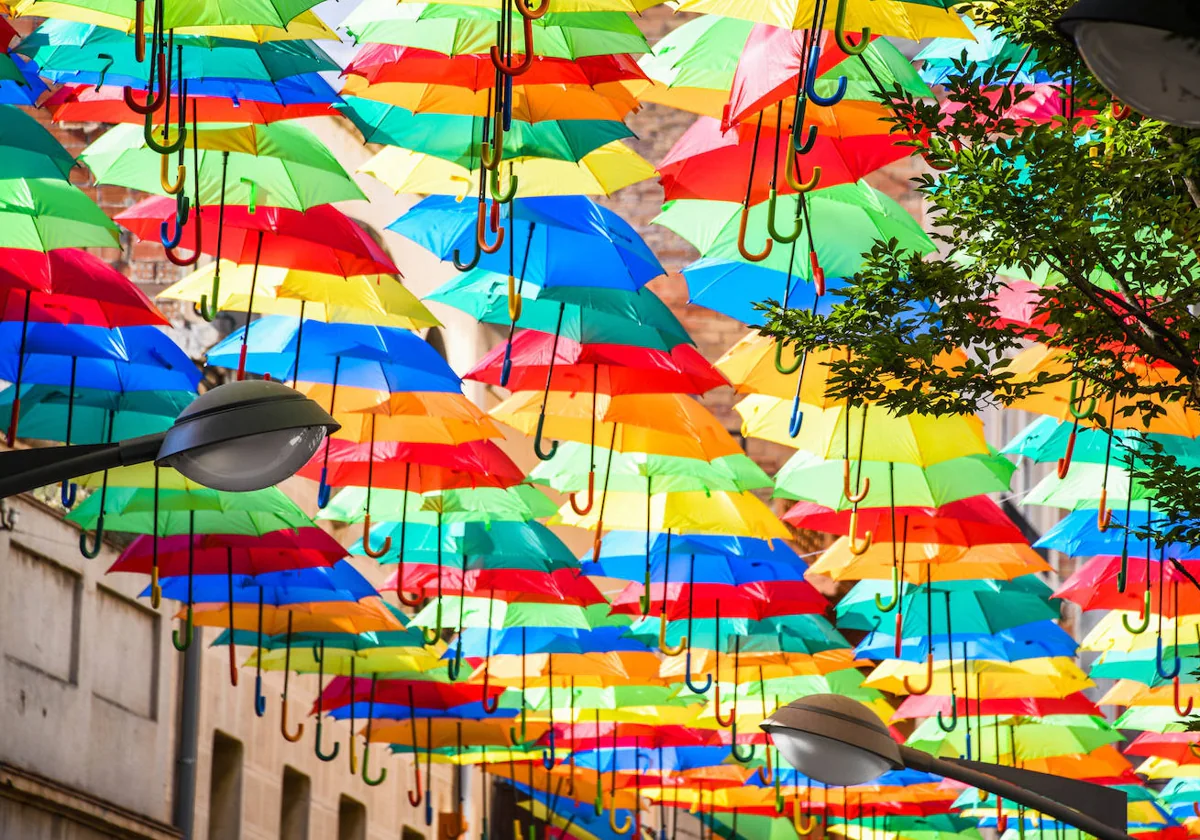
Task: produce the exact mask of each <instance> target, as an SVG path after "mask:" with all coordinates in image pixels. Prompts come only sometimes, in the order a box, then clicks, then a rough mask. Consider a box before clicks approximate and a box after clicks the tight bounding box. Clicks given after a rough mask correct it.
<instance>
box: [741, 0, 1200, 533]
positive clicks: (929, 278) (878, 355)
mask: <svg viewBox="0 0 1200 840" xmlns="http://www.w3.org/2000/svg"><path fill="white" fill-rule="evenodd" d="M1068 5H1070V3H1069V2H1068V0H1010V2H1006V3H1004V4H992V3H982V2H980V3H975V4H973V7H972V9H971V14H972V15H973V16H974V18H975V19H976V21H977V22H979V23H980V24H981V25H983V26H984V27H987V28H990V29H993V30H998V31H999V32H1001V33H1003V34H1004V35H1006V36H1007V37H1009V38H1010V40H1012V41H1014V42H1016V43H1019V44H1023V45H1029V46H1031V47H1032V50H1031V52H1030V53H1029V54H1028V55H1027V58H1026V64H1025V68H1026V69H1035V68H1036V69H1040V70H1044V71H1047V72H1049V73H1051V74H1053V76H1054V77H1056V78H1061V79H1062V80H1063V85H1062V87H1063V89H1064V91H1066V90H1069V91H1070V93H1069V95H1068V94H1064V97H1063V98H1064V101H1065V102H1069V105H1068V106H1066V108H1065V110H1066V111H1067V113H1065V114H1063V115H1062V116H1060V117H1058V118H1055V119H1051V120H1049V121H1030V120H1020V119H1013V118H1011V117H1010V116H1008V115H1007V114H1008V112H1009V111H1010V109H1011V108H1012V106H1013V105H1014V104H1016V103H1019V102H1023V101H1024V100H1025V99H1027V98H1028V97H1030V96H1031V95H1032V92H1031V91H1030V90H1028V89H1026V88H1024V87H1023V86H1022V85H1020V84H1008V81H1009V80H1010V78H1011V77H1012V76H1013V71H1014V70H1015V69H1017V68H1015V67H1011V66H1010V67H991V68H981V67H978V66H976V65H974V64H970V63H967V62H966V61H965V58H964V60H962V61H959V62H956V66H955V71H954V72H953V73H952V74H951V75H950V76H949V77H948V78H947V80H946V83H945V90H944V101H943V102H942V103H941V104H939V103H937V102H932V101H927V100H924V101H923V100H920V99H915V98H914V97H912V96H911V95H909V94H906V93H905V92H904V91H902V90H900V89H899V88H896V89H893V90H891V91H887V92H884V91H880V97H881V99H884V100H885V101H886V102H887V103H888V104H889V105H890V107H891V108H892V109H893V111H894V113H895V120H894V123H895V125H894V127H893V130H894V131H895V132H896V133H899V134H901V135H903V136H904V137H905V138H906V139H905V140H903V141H902V142H907V143H910V144H912V145H914V146H915V147H916V151H917V153H919V154H921V155H922V156H923V157H924V158H925V160H926V161H927V162H928V163H929V164H930V166H931V167H932V168H933V169H934V170H936V171H934V172H929V173H927V174H924V175H922V176H921V177H919V178H916V179H915V180H914V185H915V189H916V190H917V192H918V193H919V194H920V195H921V196H922V197H923V199H924V201H925V205H926V212H927V221H928V227H929V228H930V229H931V230H932V236H933V237H934V240H935V242H937V243H938V245H939V254H938V255H935V256H933V257H928V258H921V257H918V256H915V255H913V254H911V253H905V252H902V251H900V250H899V249H898V248H897V246H896V244H895V243H881V244H880V245H879V246H878V247H877V248H876V249H875V250H874V251H873V252H872V253H871V254H870V255H869V258H868V260H867V262H866V265H865V267H864V269H863V270H862V271H861V272H860V273H859V274H858V275H857V276H856V277H854V278H853V279H852V280H851V281H850V282H849V283H848V285H847V286H846V287H845V289H844V290H842V291H840V292H839V293H838V294H840V295H841V297H842V298H843V299H842V300H840V301H838V302H837V304H836V305H835V306H834V307H833V309H832V311H831V312H830V313H829V314H828V315H826V316H819V315H815V314H813V313H811V312H807V311H799V310H783V309H781V308H780V307H779V306H778V305H775V304H774V303H769V304H767V305H766V306H765V307H764V308H766V309H767V314H768V323H767V325H766V327H765V328H764V332H766V333H768V334H771V335H773V336H776V337H779V338H782V339H784V340H786V341H789V342H792V343H794V344H796V345H799V347H800V348H803V349H807V350H812V349H816V348H821V347H827V346H838V347H849V348H851V349H852V350H853V354H852V355H850V357H849V358H848V359H846V360H844V361H842V362H839V363H837V364H836V365H835V366H834V368H833V370H832V372H831V377H830V379H831V393H832V395H834V396H838V397H848V398H850V399H853V400H872V401H879V402H881V403H883V404H884V405H887V406H889V407H890V408H892V409H894V410H896V411H898V412H900V413H909V412H923V413H932V414H945V413H975V412H978V411H980V410H981V409H984V408H987V407H989V406H1007V405H1012V404H1014V403H1016V402H1017V401H1019V400H1020V399H1021V398H1022V397H1025V396H1027V395H1029V394H1030V393H1031V392H1032V391H1033V390H1035V389H1038V388H1042V387H1045V386H1047V385H1050V384H1052V383H1054V382H1055V381H1060V380H1062V379H1064V378H1066V377H1068V376H1075V377H1079V381H1080V383H1081V385H1082V389H1083V390H1084V391H1087V392H1088V393H1096V392H1103V393H1110V394H1114V395H1116V397H1117V404H1118V406H1119V408H1118V412H1119V414H1120V415H1122V416H1125V417H1150V416H1153V415H1155V414H1157V413H1160V412H1162V410H1163V409H1162V404H1164V403H1173V402H1179V401H1184V402H1186V403H1188V404H1189V405H1193V406H1194V405H1195V404H1196V402H1197V399H1198V395H1200V360H1198V358H1200V357H1198V350H1200V331H1198V330H1197V329H1196V328H1195V324H1194V322H1195V320H1196V317H1195V315H1193V309H1196V311H1198V312H1200V263H1198V259H1197V255H1198V253H1200V252H1198V251H1197V248H1198V246H1200V212H1198V211H1197V207H1198V206H1200V190H1198V189H1197V184H1198V183H1200V135H1198V134H1197V133H1195V132H1189V131H1185V130H1182V129H1177V128H1174V127H1171V126H1167V125H1164V124H1162V123H1160V122H1156V121H1153V120H1150V119H1146V118H1142V117H1140V116H1139V115H1136V114H1134V115H1132V116H1131V117H1130V118H1128V119H1124V120H1119V119H1117V118H1116V117H1115V116H1114V110H1113V107H1112V103H1111V102H1110V100H1109V99H1108V95H1107V94H1106V93H1105V92H1104V91H1103V90H1102V89H1101V88H1100V87H1099V85H1098V83H1097V82H1096V81H1095V80H1094V79H1093V78H1092V77H1091V75H1090V74H1089V73H1088V71H1087V69H1086V67H1085V66H1084V65H1083V63H1082V61H1081V60H1080V59H1079V57H1078V54H1077V53H1076V52H1075V49H1074V47H1073V45H1072V44H1071V43H1070V42H1069V41H1067V40H1066V39H1064V38H1063V37H1062V36H1060V35H1059V34H1058V33H1057V32H1055V31H1054V29H1053V26H1052V24H1053V21H1054V20H1055V19H1057V17H1058V16H1059V14H1060V13H1061V12H1062V11H1063V10H1064V9H1065V7H1066V6H1068ZM947 114H950V115H951V116H947ZM1014 278H1017V279H1024V280H1032V281H1034V282H1035V283H1037V284H1038V285H1039V286H1040V287H1041V288H1039V289H1037V290H1036V291H1035V294H1036V296H1037V297H1036V301H1037V305H1036V311H1035V318H1034V319H1033V322H1034V325H1033V326H1029V325H1026V324H1021V323H1013V322H1012V321H1008V320H1005V319H1004V318H1002V317H1001V311H1000V310H999V309H998V307H997V305H996V304H997V295H998V294H999V293H1001V292H1002V291H1003V289H1004V287H1005V285H1006V283H1007V282H1008V281H1011V280H1013V279H1014ZM920 301H933V302H935V303H936V307H935V308H933V309H931V310H928V311H927V310H926V309H925V308H923V307H919V306H916V305H914V304H915V303H917V302H920ZM1030 341H1036V342H1040V343H1043V344H1046V345H1048V346H1050V347H1052V348H1057V349H1060V350H1061V351H1062V352H1064V353H1065V354H1066V356H1067V358H1068V359H1069V362H1070V368H1071V372H1070V373H1067V374H1061V373H1060V374H1057V375H1049V374H1042V375H1038V376H1036V377H1027V378H1018V377H1015V376H1014V375H1013V373H1012V372H1011V371H1010V370H1008V360H1009V358H1010V357H1011V356H1012V355H1014V354H1015V353H1016V352H1018V351H1019V350H1020V349H1021V348H1023V347H1026V346H1028V343H1029V342H1030ZM954 348H965V349H966V351H967V361H966V362H965V363H962V364H959V365H955V366H952V367H946V366H945V365H944V364H943V365H939V364H935V359H937V358H938V357H939V355H940V354H942V353H944V352H946V351H949V350H952V349H954ZM1147 364H1148V365H1150V366H1151V367H1152V368H1153V369H1154V370H1155V371H1156V373H1162V374H1165V375H1161V376H1153V377H1146V376H1144V375H1139V373H1141V374H1144V373H1145V371H1146V365H1147ZM1095 419H1096V422H1097V423H1098V424H1100V425H1102V426H1103V425H1108V424H1109V422H1110V418H1107V417H1098V418H1095ZM1142 478H1143V480H1144V481H1146V482H1147V483H1149V484H1150V485H1152V486H1154V487H1155V489H1156V490H1157V491H1158V492H1160V494H1162V495H1163V497H1164V498H1163V504H1162V507H1163V508H1164V509H1165V510H1169V511H1170V512H1171V513H1172V514H1173V515H1174V516H1176V517H1180V518H1182V517H1189V518H1190V517H1198V516H1200V476H1196V475H1191V474H1190V473H1189V471H1187V470H1185V469H1184V468H1182V467H1180V466H1179V465H1178V464H1176V463H1175V462H1174V460H1173V459H1171V458H1170V457H1168V456H1162V455H1156V454H1155V455H1151V456H1150V457H1149V458H1148V459H1147V462H1146V464H1145V466H1144V469H1143V471H1142ZM1173 535H1174V536H1176V537H1184V538H1187V539H1189V540H1193V541H1200V528H1193V527H1191V526H1182V525H1181V526H1179V527H1177V528H1176V529H1175V530H1174V532H1173Z"/></svg>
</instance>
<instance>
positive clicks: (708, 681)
mask: <svg viewBox="0 0 1200 840" xmlns="http://www.w3.org/2000/svg"><path fill="white" fill-rule="evenodd" d="M704 680H705V682H704V685H697V684H696V683H694V682H692V649H691V648H690V647H689V648H688V652H687V660H686V661H685V664H684V675H683V681H684V682H685V683H687V687H688V688H690V689H691V690H692V693H693V694H707V693H708V690H709V689H710V688H712V684H713V678H712V674H705V675H704Z"/></svg>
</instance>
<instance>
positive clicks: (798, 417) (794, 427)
mask: <svg viewBox="0 0 1200 840" xmlns="http://www.w3.org/2000/svg"><path fill="white" fill-rule="evenodd" d="M803 425H804V412H803V411H801V410H800V395H799V394H797V395H796V396H795V398H794V399H793V400H792V416H791V417H790V418H789V419H788V437H793V438H794V437H796V436H797V435H799V434H800V427H801V426H803Z"/></svg>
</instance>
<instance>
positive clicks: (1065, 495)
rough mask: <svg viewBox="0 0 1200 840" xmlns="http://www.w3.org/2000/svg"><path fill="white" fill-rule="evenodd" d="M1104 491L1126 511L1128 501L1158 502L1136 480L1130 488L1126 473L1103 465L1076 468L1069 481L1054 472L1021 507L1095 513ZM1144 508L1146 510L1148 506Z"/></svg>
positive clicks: (1115, 505) (1072, 471) (1037, 486)
mask: <svg viewBox="0 0 1200 840" xmlns="http://www.w3.org/2000/svg"><path fill="white" fill-rule="evenodd" d="M1106 476H1107V477H1106ZM1131 489H1132V493H1131V492H1130V491H1131ZM1102 490H1103V491H1104V498H1105V501H1106V502H1113V503H1114V504H1113V505H1112V506H1113V507H1118V506H1120V507H1124V506H1125V502H1126V501H1127V500H1132V501H1135V502H1137V501H1142V502H1144V501H1145V500H1147V499H1156V498H1158V494H1157V493H1156V492H1154V491H1153V490H1151V489H1148V488H1146V487H1145V486H1144V485H1143V484H1142V482H1141V481H1138V480H1136V479H1135V480H1133V481H1132V488H1131V482H1130V474H1129V472H1128V471H1127V470H1123V469H1119V468H1117V467H1113V466H1110V467H1108V468H1107V469H1106V468H1105V467H1104V465H1103V464H1088V463H1082V464H1075V465H1074V466H1073V467H1072V468H1071V470H1070V471H1069V472H1068V473H1067V477H1066V478H1059V477H1058V474H1057V473H1056V472H1055V471H1053V470H1052V471H1051V472H1049V473H1047V474H1046V476H1045V477H1044V478H1043V479H1042V480H1041V481H1039V482H1038V483H1037V484H1036V485H1035V486H1034V488H1033V489H1032V490H1030V491H1029V494H1028V495H1026V497H1025V498H1024V499H1022V500H1021V504H1023V505H1045V506H1048V507H1057V508H1064V509H1066V510H1080V509H1083V508H1090V509H1093V510H1094V509H1097V508H1099V507H1100V495H1101V491H1102ZM1115 503H1119V505H1118V504H1115ZM1141 507H1143V508H1144V507H1145V504H1142V505H1141Z"/></svg>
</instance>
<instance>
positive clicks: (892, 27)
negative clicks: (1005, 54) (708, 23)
mask: <svg viewBox="0 0 1200 840" xmlns="http://www.w3.org/2000/svg"><path fill="white" fill-rule="evenodd" d="M817 2H818V0H790V2H786V3H780V2H777V0H676V2H674V3H672V5H673V6H674V7H675V11H677V12H700V13H703V14H708V15H722V16H724V17H732V18H739V19H740V20H752V21H754V22H756V23H766V24H769V25H770V26H778V27H780V28H783V29H806V28H808V27H810V26H812V22H813V12H814V9H815V7H816V5H817ZM835 5H836V7H837V9H838V10H839V29H841V28H845V29H848V30H852V31H854V32H855V33H857V32H858V31H859V30H861V29H864V28H868V27H869V28H870V30H871V32H872V33H873V34H875V35H895V36H899V37H901V38H907V39H909V40H911V41H919V40H921V39H922V38H963V39H966V40H973V39H972V36H971V32H970V30H969V29H967V27H966V25H965V24H964V23H963V22H962V21H961V20H960V19H959V17H958V15H957V14H955V13H954V12H952V11H949V10H947V9H943V8H940V7H939V6H935V5H925V4H923V3H911V2H909V3H904V2H894V0H839V2H838V3H836V4H833V3H831V4H830V7H831V8H832V7H834V6H835ZM843 13H844V15H843ZM828 23H832V21H829V22H828ZM842 24H844V27H843V25H842ZM825 28H832V26H827V27H825Z"/></svg>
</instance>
